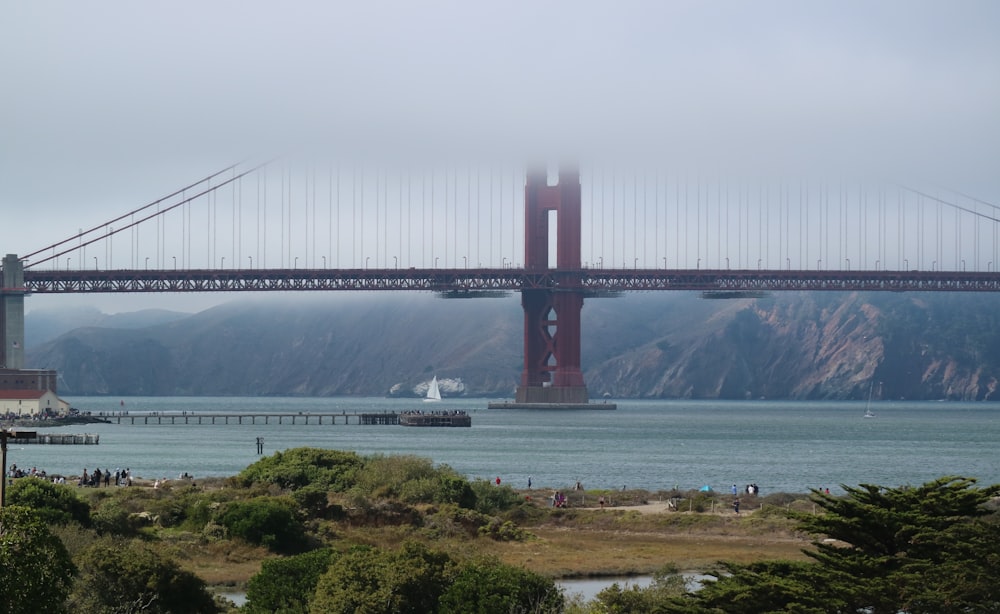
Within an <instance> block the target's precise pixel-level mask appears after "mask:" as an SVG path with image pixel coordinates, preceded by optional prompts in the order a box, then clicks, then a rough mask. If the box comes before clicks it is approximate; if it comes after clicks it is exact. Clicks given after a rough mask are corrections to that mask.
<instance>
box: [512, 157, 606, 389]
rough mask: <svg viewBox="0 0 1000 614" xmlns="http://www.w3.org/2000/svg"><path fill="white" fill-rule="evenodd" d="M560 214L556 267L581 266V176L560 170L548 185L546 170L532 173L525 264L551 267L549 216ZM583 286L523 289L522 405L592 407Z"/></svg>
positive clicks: (528, 268)
mask: <svg viewBox="0 0 1000 614" xmlns="http://www.w3.org/2000/svg"><path fill="white" fill-rule="evenodd" d="M550 212H555V215H556V263H555V265H556V266H555V268H558V269H562V270H571V271H572V270H577V271H578V270H580V238H581V231H580V174H579V173H578V172H577V171H560V172H559V182H558V183H557V184H556V185H554V186H550V185H548V182H547V180H546V174H545V172H544V171H537V170H536V171H533V172H529V174H528V177H527V181H526V183H525V188H524V268H525V271H527V272H528V273H531V272H532V271H544V270H547V269H548V268H549V214H550ZM583 297H584V293H583V292H582V291H580V290H557V289H553V290H522V291H521V305H522V307H523V308H524V371H523V372H522V373H521V385H520V386H518V388H517V398H516V404H518V405H520V404H536V403H544V404H558V405H586V404H587V402H588V401H589V396H588V394H587V386H586V384H585V383H584V382H583V373H582V372H581V371H580V314H581V312H582V311H583Z"/></svg>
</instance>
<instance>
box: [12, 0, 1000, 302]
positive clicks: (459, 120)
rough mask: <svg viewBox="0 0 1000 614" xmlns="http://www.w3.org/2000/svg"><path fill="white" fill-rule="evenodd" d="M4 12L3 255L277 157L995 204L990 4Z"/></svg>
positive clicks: (994, 8)
mask: <svg viewBox="0 0 1000 614" xmlns="http://www.w3.org/2000/svg"><path fill="white" fill-rule="evenodd" d="M539 5H542V6H539ZM0 17H2V18H0V58H2V60H0V88H2V89H0V91H2V92H3V95H2V96H0V211H2V219H0V251H3V252H4V253H8V252H16V253H27V252H29V251H32V250H34V249H37V248H39V247H42V246H43V245H46V244H47V243H49V242H51V239H58V238H63V237H65V236H67V235H69V234H71V233H72V232H74V231H75V230H76V229H77V228H80V227H85V226H88V225H91V224H96V223H98V222H101V221H103V220H105V219H108V218H110V217H112V216H114V215H115V214H118V213H123V212H125V211H127V210H129V209H131V208H133V207H135V206H137V205H139V204H144V203H146V202H148V201H150V200H153V199H154V198H156V197H158V196H161V195H163V194H165V193H167V192H169V191H171V190H173V189H174V188H177V187H179V186H181V185H183V184H185V183H188V182H189V181H190V180H193V179H195V178H198V177H200V176H204V175H207V174H208V173H209V172H212V171H214V170H217V169H218V168H221V167H223V166H225V165H227V164H229V163H231V162H234V161H236V160H238V159H241V158H243V157H244V156H246V155H255V154H260V155H269V154H273V153H280V152H284V151H287V150H289V149H291V148H315V149H316V150H319V151H324V152H328V151H337V152H340V153H342V154H351V153H352V152H358V153H369V152H370V151H375V152H378V151H380V150H390V149H391V150H398V149H407V150H410V151H413V152H422V151H431V152H436V151H448V152H450V153H454V152H455V151H462V150H467V151H469V152H470V154H475V155H488V154H493V153H497V152H503V153H504V154H506V155H508V156H512V157H515V158H518V157H520V158H524V159H537V158H540V157H560V156H570V155H572V156H578V155H583V156H586V155H596V154H600V155H602V156H604V157H605V158H615V157H616V156H617V157H626V156H634V157H635V158H638V159H641V158H643V157H646V156H648V157H653V156H656V157H659V158H662V159H665V160H669V161H672V162H674V163H676V162H677V161H684V162H685V164H688V165H690V166H692V167H699V166H708V167H711V168H713V169H719V168H723V169H732V170H733V171H734V172H739V173H752V172H757V171H758V170H759V171H761V172H768V173H786V174H787V173H797V172H821V173H831V172H834V173H835V172H841V171H843V172H847V173H859V174H860V173H871V174H878V175H890V176H894V177H901V176H902V177H919V178H921V179H922V180H927V181H931V182H936V183H941V184H944V185H948V186H954V187H955V188H956V189H960V190H963V191H965V192H969V193H972V194H974V195H976V196H979V197H981V198H983V199H985V200H988V201H990V202H993V203H997V202H1000V181H998V179H997V176H996V169H997V165H998V161H1000V113H998V112H997V109H1000V36H997V34H996V33H997V31H998V27H1000V4H997V3H996V2H993V1H990V0H985V1H964V2H949V3H945V2H920V1H913V0H908V1H897V2H878V3H873V2H791V1H789V2H726V1H704V2H693V1H692V2H671V3H668V2H580V1H577V2H545V3H536V2H497V3H477V2H458V1H455V2H420V3H407V2H399V3H390V2H372V3H364V2H353V3H346V2H341V3H326V2H298V3H284V2H237V1H229V2H207V3H206V2H197V3H196V2H174V3H166V2H160V3H136V2H103V3H97V4H93V3H78V2H14V1H11V0H8V1H6V2H4V3H3V4H2V7H0ZM46 300H48V299H46Z"/></svg>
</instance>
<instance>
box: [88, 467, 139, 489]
mask: <svg viewBox="0 0 1000 614" xmlns="http://www.w3.org/2000/svg"><path fill="white" fill-rule="evenodd" d="M111 478H114V480H115V486H131V485H132V470H131V469H128V468H126V469H124V470H123V469H115V471H114V473H112V472H111V470H110V469H105V470H104V471H101V469H100V468H97V469H94V472H93V473H87V469H86V468H84V470H83V475H81V476H80V480H79V481H78V482H77V486H93V487H95V488H96V487H99V486H100V485H101V482H104V486H111Z"/></svg>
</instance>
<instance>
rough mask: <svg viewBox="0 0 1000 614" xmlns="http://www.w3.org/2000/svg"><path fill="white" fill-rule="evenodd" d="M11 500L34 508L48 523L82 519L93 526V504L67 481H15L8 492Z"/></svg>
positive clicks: (84, 522) (82, 522)
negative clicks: (91, 510)
mask: <svg viewBox="0 0 1000 614" xmlns="http://www.w3.org/2000/svg"><path fill="white" fill-rule="evenodd" d="M7 503H8V504H10V505H23V506H25V507H30V508H31V509H33V510H35V512H36V513H37V514H38V517H39V518H41V519H42V521H44V522H46V523H50V524H66V523H68V522H78V523H80V524H81V525H82V526H85V527H87V526H90V506H89V505H87V502H86V501H83V500H81V499H80V498H79V497H77V496H76V491H75V490H73V488H71V487H69V486H67V485H65V484H53V483H52V482H49V481H48V480H40V479H34V478H22V479H20V480H14V484H13V485H12V486H11V487H10V490H8V491H7Z"/></svg>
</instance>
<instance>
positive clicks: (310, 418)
mask: <svg viewBox="0 0 1000 614" xmlns="http://www.w3.org/2000/svg"><path fill="white" fill-rule="evenodd" d="M94 417H96V418H101V419H103V420H107V421H108V422H115V423H117V424H122V423H125V424H229V423H230V421H232V422H233V424H244V421H246V423H247V424H257V420H262V421H263V422H262V424H270V421H271V420H277V423H278V424H284V423H285V420H288V421H289V423H290V424H310V423H312V424H323V420H324V419H327V424H331V425H335V424H337V421H338V420H342V424H352V423H353V424H357V425H392V424H399V414H398V413H396V412H391V411H385V412H365V413H351V412H343V411H342V412H339V413H334V412H321V413H317V412H309V413H298V414H289V413H276V412H275V413H266V412H255V413H213V412H193V411H189V412H156V411H151V412H136V411H122V412H100V413H97V414H95V415H94Z"/></svg>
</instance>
